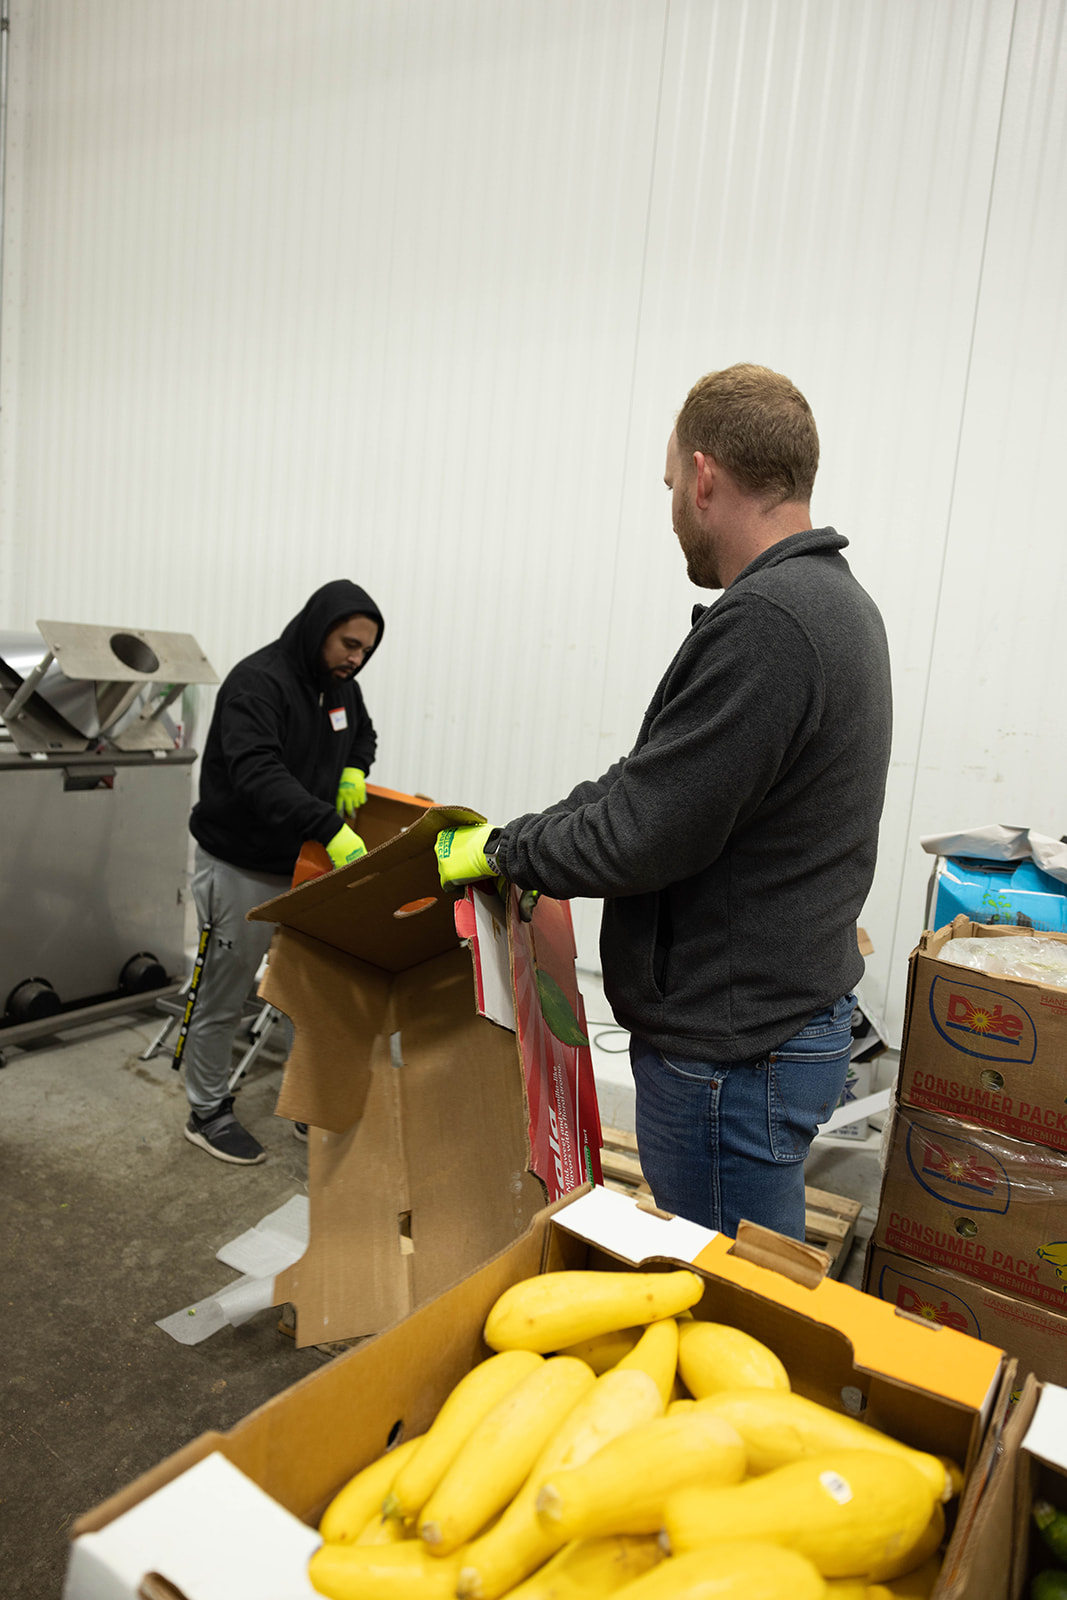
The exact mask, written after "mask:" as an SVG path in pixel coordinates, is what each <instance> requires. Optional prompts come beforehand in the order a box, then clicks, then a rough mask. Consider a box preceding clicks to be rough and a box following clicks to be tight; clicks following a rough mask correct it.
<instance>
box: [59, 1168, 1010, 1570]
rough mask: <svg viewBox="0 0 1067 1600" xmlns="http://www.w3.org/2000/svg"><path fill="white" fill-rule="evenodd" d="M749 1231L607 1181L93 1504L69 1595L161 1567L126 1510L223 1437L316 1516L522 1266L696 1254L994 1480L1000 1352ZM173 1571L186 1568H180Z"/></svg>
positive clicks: (860, 1397)
mask: <svg viewBox="0 0 1067 1600" xmlns="http://www.w3.org/2000/svg"><path fill="white" fill-rule="evenodd" d="M746 1228H747V1225H746ZM747 1232H748V1234H749V1236H750V1242H749V1243H748V1244H746V1245H744V1246H741V1245H738V1246H736V1247H735V1246H734V1245H733V1243H732V1241H731V1240H729V1239H727V1238H726V1237H725V1236H724V1235H721V1234H712V1233H709V1232H708V1230H706V1229H703V1228H697V1227H695V1226H694V1225H693V1224H690V1223H687V1222H684V1221H682V1219H680V1218H671V1219H665V1218H664V1217H663V1216H662V1215H661V1214H651V1213H649V1212H648V1211H646V1210H644V1209H642V1207H641V1206H640V1204H639V1203H638V1202H635V1201H634V1200H633V1199H632V1198H629V1197H625V1196H622V1195H619V1194H616V1193H614V1192H612V1191H608V1190H605V1189H601V1188H594V1189H589V1190H586V1191H584V1192H583V1193H582V1194H581V1195H580V1196H578V1197H576V1198H572V1199H570V1200H565V1201H563V1202H561V1203H559V1204H558V1205H557V1206H556V1207H553V1208H550V1209H547V1210H545V1211H544V1212H542V1213H541V1214H540V1215H539V1216H538V1217H537V1218H536V1219H535V1220H534V1222H533V1224H532V1226H531V1227H530V1228H529V1230H528V1231H527V1232H526V1233H525V1234H524V1235H523V1237H522V1238H521V1239H519V1240H517V1241H516V1242H515V1243H514V1244H513V1245H512V1246H511V1247H510V1248H509V1249H508V1250H506V1251H504V1252H502V1253H501V1254H500V1255H499V1256H497V1257H495V1258H494V1259H493V1260H492V1261H490V1262H488V1263H486V1265H485V1266H483V1267H482V1268H481V1269H480V1270H479V1271H477V1272H475V1273H473V1274H472V1275H471V1276H470V1277H468V1278H466V1279H464V1280H463V1281H462V1282H461V1283H459V1284H456V1285H454V1286H453V1287H452V1288H451V1289H449V1290H448V1291H446V1292H445V1293H444V1294H443V1295H441V1296H440V1297H439V1298H437V1299H435V1300H433V1301H432V1302H430V1303H429V1304H427V1305H424V1306H422V1307H421V1308H420V1309H419V1310H417V1311H416V1312H414V1313H413V1314H412V1315H411V1316H409V1317H407V1318H405V1319H404V1320H403V1321H402V1322H400V1323H399V1324H398V1325H397V1326H396V1327H394V1328H391V1329H389V1330H388V1331H387V1332H385V1333H383V1334H382V1335H380V1336H379V1337H378V1338H375V1339H372V1340H369V1341H368V1342H367V1343H366V1344H365V1345H362V1346H360V1347H359V1348H358V1349H355V1350H353V1351H351V1352H350V1353H349V1354H348V1355H345V1356H341V1357H339V1358H338V1359H337V1360H335V1361H332V1362H331V1363H330V1364H329V1365H328V1366H327V1367H324V1368H322V1369H321V1370H320V1371H318V1372H315V1373H313V1374H311V1375H310V1376H309V1377H307V1378H305V1379H303V1380H302V1381H301V1382H300V1383H298V1384H296V1385H294V1386H293V1387H292V1388H291V1389H288V1390H286V1392H285V1393H284V1394H281V1395H278V1396H277V1397H276V1398H275V1399H274V1400H271V1401H269V1402H268V1403H267V1404H266V1405H265V1406H261V1407H260V1408H259V1409H258V1410H257V1411H254V1412H253V1413H252V1414H251V1415H250V1416H249V1417H247V1418H245V1420H244V1421H243V1422H241V1423H239V1424H238V1425H237V1427H235V1428H233V1429H232V1430H231V1431H230V1432H229V1433H227V1434H205V1435H203V1436H201V1437H200V1438H199V1439H195V1440H193V1442H192V1443H191V1444H189V1445H188V1446H187V1447H186V1448H185V1449H184V1450H182V1451H179V1452H178V1453H177V1454H176V1455H174V1456H171V1457H170V1458H169V1459H168V1460H166V1461H164V1462H163V1463H162V1464H161V1465H160V1466H158V1467H157V1468H155V1470H154V1471H152V1472H150V1473H148V1474H146V1475H145V1476H144V1477H142V1478H139V1479H138V1480H137V1481H136V1482H135V1483H133V1484H131V1485H130V1486H129V1487H128V1488H127V1489H125V1490H123V1491H122V1492H121V1493H120V1494H118V1495H116V1496H114V1497H113V1498H112V1499H111V1500H108V1501H106V1502H105V1503H104V1504H103V1505H101V1506H98V1507H97V1508H96V1510H95V1511H93V1512H91V1513H90V1514H89V1515H88V1516H85V1517H83V1518H81V1519H80V1521H79V1522H78V1523H77V1524H76V1526H75V1528H74V1530H73V1532H74V1543H73V1546H72V1551H71V1561H70V1567H69V1569H68V1577H67V1585H66V1588H65V1590H64V1595H65V1600H128V1597H132V1596H135V1595H136V1594H137V1592H138V1591H137V1589H136V1588H134V1587H130V1586H129V1585H130V1583H131V1581H132V1580H131V1579H130V1578H129V1577H126V1576H123V1575H122V1574H129V1573H135V1572H136V1570H137V1569H138V1568H140V1570H142V1571H148V1570H154V1571H160V1570H161V1568H160V1566H159V1563H158V1561H157V1555H158V1546H155V1545H153V1544H152V1543H151V1542H150V1540H149V1542H147V1543H145V1542H140V1543H138V1537H139V1536H138V1533H137V1530H136V1529H134V1530H133V1531H132V1532H130V1533H129V1536H128V1537H126V1536H125V1535H126V1530H127V1529H128V1528H129V1524H128V1522H126V1521H125V1518H126V1515H127V1514H128V1513H130V1512H131V1511H132V1510H134V1509H135V1508H137V1507H141V1506H143V1505H144V1504H145V1502H146V1501H147V1500H148V1499H149V1497H150V1496H154V1495H156V1494H157V1493H158V1492H159V1491H161V1490H163V1489H165V1488H166V1486H168V1485H172V1484H173V1483H174V1482H175V1480H177V1479H178V1478H179V1477H180V1475H182V1474H187V1473H188V1472H189V1470H190V1469H191V1468H194V1467H196V1466H197V1464H198V1463H204V1462H205V1461H206V1460H207V1459H208V1458H210V1457H211V1456H212V1455H213V1454H214V1453H215V1452H217V1453H218V1454H219V1455H220V1456H222V1457H223V1458H225V1460H226V1461H227V1462H228V1463H230V1464H231V1466H233V1467H235V1468H237V1469H238V1470H239V1471H240V1472H242V1473H244V1474H245V1475H246V1477H247V1478H249V1479H250V1480H251V1481H252V1483H254V1484H255V1485H257V1486H258V1487H259V1488H260V1489H262V1490H263V1491H264V1492H265V1493H266V1494H268V1495H269V1496H270V1497H271V1498H272V1499H273V1500H274V1501H276V1502H277V1504H278V1507H279V1512H278V1516H279V1520H281V1519H287V1518H290V1517H295V1518H296V1519H297V1520H298V1521H299V1522H301V1523H304V1524H307V1525H309V1526H315V1525H316V1524H317V1522H318V1519H319V1517H320V1516H321V1514H322V1511H323V1510H324V1508H325V1506H326V1504H327V1503H328V1502H329V1500H330V1498H331V1497H332V1496H333V1494H334V1493H336V1491H337V1490H338V1489H339V1488H340V1487H341V1486H342V1485H343V1484H344V1483H345V1482H346V1481H347V1479H348V1478H349V1477H350V1476H351V1475H352V1474H353V1473H354V1472H356V1471H358V1470H359V1469H360V1468H361V1467H363V1466H365V1465H367V1464H368V1463H369V1462H370V1461H372V1460H374V1459H375V1458H376V1457H377V1456H378V1455H379V1454H380V1453H381V1452H382V1451H383V1450H384V1449H385V1448H386V1446H387V1445H388V1444H389V1443H391V1442H395V1441H397V1440H398V1439H400V1438H401V1437H412V1436H414V1435H415V1434H418V1433H421V1432H422V1431H423V1430H424V1429H425V1428H426V1427H427V1426H428V1425H429V1423H430V1422H431V1421H432V1420H433V1417H434V1416H435V1415H436V1413H437V1411H438V1409H439V1407H440V1406H441V1404H442V1402H443V1401H444V1399H445V1398H446V1396H447V1395H448V1393H449V1392H450V1390H451V1389H452V1388H453V1386H454V1385H455V1384H456V1383H457V1382H458V1381H459V1379H460V1378H461V1377H462V1376H463V1374H464V1373H465V1372H467V1371H469V1370H470V1368H471V1367H472V1366H473V1365H474V1364H475V1363H476V1362H477V1361H479V1360H482V1359H484V1357H485V1356H486V1355H487V1354H488V1351H487V1350H486V1347H485V1345H484V1344H483V1342H482V1337H481V1334H482V1328H483V1326H484V1323H485V1318H486V1316H487V1314H488V1312H489V1310H490V1308H491V1306H492V1305H493V1303H494V1302H495V1301H496V1299H497V1298H498V1296H499V1295H500V1294H502V1293H503V1291H504V1290H505V1289H506V1288H507V1287H508V1286H509V1285H510V1284H512V1283H516V1282H519V1281H520V1280H521V1279H523V1278H527V1277H530V1276H532V1275H534V1274H536V1273H538V1272H542V1271H547V1270H554V1269H558V1268H586V1269H594V1270H596V1269H601V1270H603V1269H605V1268H608V1269H613V1270H617V1269H618V1268H619V1266H620V1264H623V1265H629V1266H635V1265H639V1264H641V1265H643V1264H646V1263H648V1264H651V1265H657V1264H660V1263H670V1264H672V1265H675V1264H678V1263H680V1262H681V1263H693V1264H695V1266H696V1267H697V1269H698V1270H699V1271H700V1272H702V1273H703V1275H704V1276H705V1277H706V1279H707V1290H706V1292H705V1295H704V1298H703V1300H702V1301H701V1302H700V1305H699V1307H697V1308H696V1314H697V1315H699V1316H703V1317H706V1318H710V1319H712V1320H715V1321H723V1322H730V1323H733V1324H735V1325H736V1326H738V1327H741V1328H745V1329H747V1330H748V1332H750V1333H752V1334H753V1335H754V1336H755V1337H757V1338H759V1339H762V1340H763V1341H764V1342H765V1343H766V1344H768V1345H769V1346H770V1347H771V1348H772V1349H773V1350H775V1351H777V1353H778V1354H779V1356H780V1357H781V1358H782V1359H783V1360H784V1361H785V1363H786V1365H787V1367H788V1368H789V1371H790V1373H791V1375H792V1379H793V1382H794V1386H795V1387H796V1389H797V1390H798V1391H799V1392H800V1393H802V1394H806V1395H809V1396H810V1397H812V1398H814V1399H817V1400H820V1401H822V1402H823V1403H825V1404H827V1405H831V1406H833V1407H835V1408H836V1409H839V1410H840V1409H847V1408H848V1407H849V1404H850V1403H851V1406H852V1408H853V1409H855V1408H857V1407H859V1406H862V1415H863V1417H864V1419H865V1420H866V1421H868V1422H871V1423H873V1424H874V1425H875V1426H878V1427H881V1428H884V1429H886V1430H887V1431H888V1432H891V1433H893V1434H895V1435H896V1436H897V1437H899V1438H901V1439H904V1440H905V1441H906V1442H908V1443H909V1444H913V1445H915V1446H917V1447H918V1448H921V1449H924V1450H931V1451H937V1452H941V1453H946V1454H949V1455H951V1456H953V1457H955V1458H956V1459H957V1460H958V1461H960V1462H961V1463H963V1464H965V1465H966V1468H967V1470H968V1472H969V1474H971V1475H972V1477H974V1482H975V1485H976V1486H977V1485H978V1482H979V1479H978V1477H977V1476H975V1475H976V1474H977V1473H978V1471H979V1468H980V1467H981V1463H982V1453H981V1445H982V1437H983V1433H984V1431H985V1429H986V1427H987V1424H989V1423H991V1422H992V1423H994V1424H996V1425H998V1426H999V1422H1000V1418H1001V1412H1002V1410H1003V1407H1004V1405H1005V1404H1006V1398H1007V1397H1006V1391H1005V1388H1004V1384H1003V1382H1002V1378H1004V1377H1005V1376H1006V1374H1005V1372H1004V1370H1003V1368H1002V1358H1001V1354H1000V1352H999V1351H997V1350H994V1349H993V1348H992V1347H991V1346H989V1345H987V1344H982V1343H979V1342H978V1341H976V1340H974V1339H971V1338H968V1337H967V1336H966V1335H965V1334H962V1333H958V1332H956V1331H954V1330H952V1329H949V1328H942V1327H939V1326H937V1325H936V1324H933V1323H924V1322H921V1321H919V1320H918V1319H913V1318H901V1317H899V1316H898V1315H897V1314H896V1313H895V1312H894V1310H893V1308H892V1307H890V1306H888V1305H886V1304H884V1303H883V1302H882V1301H880V1300H876V1299H874V1298H873V1297H871V1296H869V1295H863V1294H860V1293H859V1292H858V1291H857V1290H855V1289H852V1288H849V1287H848V1286H846V1285H844V1284H841V1283H837V1282H835V1281H834V1280H833V1279H830V1278H825V1277H821V1276H820V1274H821V1273H822V1272H823V1271H825V1267H826V1258H825V1257H823V1256H821V1253H820V1252H818V1251H814V1250H812V1249H811V1247H810V1246H806V1245H801V1244H799V1243H797V1242H795V1241H792V1240H785V1239H782V1238H780V1236H779V1235H776V1234H769V1233H767V1231H766V1230H764V1229H753V1228H747ZM742 1249H744V1251H745V1252H746V1253H744V1254H742V1253H741V1251H742ZM754 1256H762V1257H763V1258H764V1259H767V1260H773V1261H774V1262H775V1263H776V1265H775V1266H769V1265H761V1264H759V1262H758V1261H757V1260H754V1259H752V1257H754ZM779 1268H786V1269H788V1270H789V1271H791V1272H796V1273H797V1274H798V1275H799V1276H800V1277H802V1278H803V1279H804V1280H805V1281H804V1282H797V1281H795V1279H794V1278H792V1277H788V1276H786V1275H785V1274H784V1272H783V1271H782V1270H778V1269H779ZM975 1493H976V1490H975ZM974 1498H975V1494H972V1491H971V1487H970V1486H968V1490H967V1492H966V1494H965V1496H964V1500H963V1502H962V1504H961V1505H960V1506H959V1508H958V1517H957V1526H958V1538H957V1537H954V1540H953V1544H950V1546H949V1552H948V1556H947V1557H946V1562H945V1569H944V1574H943V1577H942V1580H941V1583H940V1585H939V1588H938V1591H937V1594H938V1596H939V1597H942V1600H944V1597H948V1596H953V1597H955V1596H957V1595H961V1594H963V1593H964V1591H963V1590H961V1589H960V1588H959V1587H958V1585H957V1584H956V1580H955V1578H954V1576H953V1575H954V1573H955V1572H956V1568H957V1565H958V1561H957V1556H956V1554H954V1546H957V1545H958V1544H959V1543H960V1542H961V1541H962V1538H963V1533H964V1531H965V1529H966V1527H967V1526H968V1525H969V1520H970V1517H971V1515H972V1503H973V1501H974ZM193 1525H195V1516H194V1518H193ZM279 1532H281V1530H279ZM243 1536H244V1535H243V1530H242V1527H241V1526H240V1525H239V1524H234V1523H231V1527H230V1533H229V1541H228V1542H229V1543H231V1544H239V1543H240V1541H241V1540H242V1538H243ZM256 1536H257V1537H262V1536H263V1530H262V1528H259V1529H258V1532H257V1535H256ZM176 1559H177V1558H176ZM109 1574H110V1575H112V1576H113V1579H114V1581H113V1583H112V1586H111V1587H108V1586H107V1581H108V1577H109ZM163 1576H164V1577H166V1578H167V1579H168V1580H169V1581H170V1582H171V1583H177V1582H178V1581H179V1580H178V1577H177V1573H176V1569H174V1570H172V1571H171V1572H164V1573H163ZM301 1577H302V1572H301V1571H298V1570H296V1568H295V1567H294V1568H293V1569H292V1570H291V1571H290V1572H289V1573H288V1574H286V1573H284V1572H279V1574H278V1583H279V1588H278V1590H277V1593H276V1595H275V1593H274V1592H272V1591H271V1590H269V1589H264V1590H259V1589H257V1591H256V1600H281V1597H282V1596H283V1595H285V1596H290V1595H296V1594H299V1593H301V1592H302V1591H301V1590H300V1588H299V1581H300V1578H301ZM287 1579H288V1586H287V1587H286V1586H284V1585H285V1584H286V1581H287ZM90 1583H92V1584H93V1585H95V1586H93V1587H90ZM123 1585H126V1586H125V1587H124V1586H123ZM179 1592H180V1593H181V1594H182V1595H183V1596H184V1600H215V1594H214V1592H213V1591H210V1590H208V1589H207V1588H197V1587H186V1588H184V1589H181V1588H180V1585H179ZM230 1600H234V1597H233V1596H231V1597H230Z"/></svg>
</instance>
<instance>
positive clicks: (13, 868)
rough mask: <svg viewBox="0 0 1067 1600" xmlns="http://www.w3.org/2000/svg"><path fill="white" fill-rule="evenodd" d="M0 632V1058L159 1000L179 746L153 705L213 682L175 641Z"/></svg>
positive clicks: (180, 797) (178, 928)
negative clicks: (33, 1041)
mask: <svg viewBox="0 0 1067 1600" xmlns="http://www.w3.org/2000/svg"><path fill="white" fill-rule="evenodd" d="M37 627H38V629H39V630H40V631H39V633H0V874H2V876H0V884H2V890H0V894H2V900H0V1064H2V1062H3V1052H4V1050H5V1049H6V1048H7V1047H9V1046H11V1045H15V1044H18V1043H21V1042H23V1041H25V1040H27V1039H30V1038H32V1037H34V1036H41V1035H46V1034H54V1033H57V1032H59V1031H60V1030H61V1029H62V1028H67V1027H72V1026H74V1025H76V1024H77V1023H79V1022H82V1021H87V1020H89V1019H90V1018H94V1017H98V1016H100V1015H103V1014H107V1013H121V1012H123V1011H128V1010H130V1009H131V1008H132V1007H133V1006H134V1005H143V1004H150V1003H152V1002H154V1001H155V1000H157V999H160V998H163V997H164V996H166V995H169V994H173V993H175V992H176V991H177V990H178V989H179V988H180V987H181V984H182V981H183V977H184V965H185V958H184V939H185V896H186V863H187V859H188V844H189V835H188V819H189V811H190V807H191V805H192V781H191V780H192V767H193V763H194V761H195V760H196V752H195V750H186V749H180V748H178V747H177V745H176V741H175V728H174V724H173V722H172V721H171V719H170V717H169V715H168V710H169V708H170V707H171V706H172V705H173V704H174V703H175V701H176V700H178V698H179V696H180V695H181V693H182V691H183V689H184V688H185V687H186V686H187V685H188V684H198V683H217V682H218V675H217V673H216V672H215V671H214V669H213V668H212V666H211V664H210V662H209V661H208V660H207V658H206V656H205V655H204V654H203V652H202V651H201V649H200V647H199V645H198V644H197V642H196V640H195V639H194V638H192V636H191V635H190V634H184V633H161V632H156V631H152V630H149V629H139V628H110V627H104V626H97V625H95V624H86V623H71V622H47V621H40V622H38V624H37Z"/></svg>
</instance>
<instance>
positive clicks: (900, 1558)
mask: <svg viewBox="0 0 1067 1600" xmlns="http://www.w3.org/2000/svg"><path fill="white" fill-rule="evenodd" d="M944 1537H945V1508H944V1506H943V1505H942V1504H941V1502H940V1500H938V1501H937V1502H936V1504H935V1506H934V1512H933V1516H932V1517H931V1518H930V1521H929V1522H928V1523H927V1525H926V1527H925V1528H924V1530H923V1532H922V1533H921V1534H920V1535H919V1537H918V1539H917V1540H916V1541H915V1543H914V1544H913V1545H911V1546H910V1548H909V1547H908V1546H907V1545H902V1546H901V1548H900V1549H899V1550H897V1551H895V1552H894V1553H893V1554H892V1555H891V1556H888V1557H887V1558H886V1560H885V1561H882V1562H878V1563H877V1564H876V1565H875V1566H873V1567H872V1568H871V1570H870V1572H869V1573H868V1574H867V1580H868V1582H869V1583H885V1584H892V1585H893V1586H894V1587H895V1586H896V1584H898V1583H906V1582H907V1580H908V1578H909V1577H910V1575H911V1574H912V1573H914V1572H915V1571H917V1570H919V1569H927V1564H928V1562H929V1561H930V1559H931V1557H932V1556H934V1555H935V1554H936V1552H937V1551H938V1550H939V1549H940V1548H941V1542H942V1540H943V1539H944ZM940 1565H941V1563H940V1558H938V1570H940ZM921 1582H922V1580H920V1588H919V1589H914V1590H908V1589H905V1590H904V1591H903V1592H904V1593H905V1594H907V1593H915V1594H921V1593H922V1589H921Z"/></svg>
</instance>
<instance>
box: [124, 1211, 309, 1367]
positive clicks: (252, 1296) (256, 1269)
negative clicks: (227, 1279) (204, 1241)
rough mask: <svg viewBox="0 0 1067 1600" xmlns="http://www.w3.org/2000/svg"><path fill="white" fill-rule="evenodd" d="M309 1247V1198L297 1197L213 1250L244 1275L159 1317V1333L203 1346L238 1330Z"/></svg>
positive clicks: (269, 1303) (266, 1302)
mask: <svg viewBox="0 0 1067 1600" xmlns="http://www.w3.org/2000/svg"><path fill="white" fill-rule="evenodd" d="M307 1244H308V1200H307V1195H304V1194H296V1195H293V1197H292V1199H291V1200H287V1201H286V1202H285V1204H284V1205H283V1206H279V1207H278V1209H277V1211H272V1212H271V1213H270V1214H269V1216H266V1217H264V1218H263V1220H262V1222H257V1223H256V1225H255V1227H254V1228H249V1229H248V1230H247V1232H245V1233H242V1234H241V1235H240V1236H239V1238H236V1239H233V1240H232V1241H231V1242H230V1243H229V1244H224V1245H223V1246H222V1248H221V1250H218V1251H216V1259H217V1260H219V1261H222V1262H224V1263H225V1265H226V1266H228V1267H233V1268H234V1269H235V1270H236V1271H238V1272H240V1273H241V1274H242V1276H241V1277H240V1278H238V1279H237V1280H236V1282H234V1283H228V1284H227V1285H226V1287H225V1288H224V1289H218V1290H216V1291H215V1293H214V1294H211V1295H208V1297H207V1299H206V1300H198V1301H197V1302H196V1304H195V1305H191V1306H185V1307H184V1308H183V1309H182V1310H181V1311H175V1312H172V1313H171V1315H170V1316H169V1317H161V1318H160V1319H159V1320H158V1321H157V1323H156V1327H157V1328H162V1329H163V1331H164V1333H169V1334H170V1336H171V1338H172V1339H177V1341H178V1343H179V1344H201V1343H202V1342H203V1341H204V1340H205V1339H209V1338H210V1337H211V1335H212V1334H213V1333H218V1331H219V1329H220V1328H227V1327H229V1328H239V1327H240V1326H241V1323H242V1322H247V1321H248V1320H249V1318H250V1317H254V1316H255V1315H256V1313H257V1312H258V1311H266V1310H267V1308H268V1307H269V1306H272V1305H274V1304H275V1300H274V1279H275V1275H276V1274H277V1273H279V1272H282V1271H284V1269H285V1268H286V1267H291V1266H292V1264H293V1262H294V1261H299V1259H300V1257H301V1256H302V1255H303V1254H304V1251H305V1250H306V1249H307Z"/></svg>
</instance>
